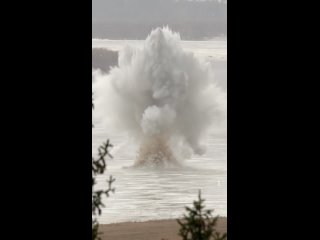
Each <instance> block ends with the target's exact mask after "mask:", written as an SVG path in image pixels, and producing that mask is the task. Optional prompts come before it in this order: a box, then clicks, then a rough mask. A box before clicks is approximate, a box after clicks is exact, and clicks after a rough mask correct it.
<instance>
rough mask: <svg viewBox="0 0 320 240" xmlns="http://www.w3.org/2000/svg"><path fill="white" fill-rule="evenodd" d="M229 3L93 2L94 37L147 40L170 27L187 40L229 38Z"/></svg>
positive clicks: (173, 0)
mask: <svg viewBox="0 0 320 240" xmlns="http://www.w3.org/2000/svg"><path fill="white" fill-rule="evenodd" d="M226 23H227V4H226V3H222V2H221V1H218V0H212V1H208V0H207V1H202V0H201V1H195V0H194V1H187V0H179V1H177V0H93V1H92V24H93V32H92V34H93V37H100V38H111V39H118V38H131V37H132V38H133V39H135V38H145V34H146V33H147V32H149V31H150V30H151V29H152V28H154V27H157V26H161V25H169V26H170V27H171V28H173V29H174V30H176V31H179V32H181V33H182V36H184V37H186V38H188V37H189V38H199V37H211V36H213V35H221V34H224V35H226Z"/></svg>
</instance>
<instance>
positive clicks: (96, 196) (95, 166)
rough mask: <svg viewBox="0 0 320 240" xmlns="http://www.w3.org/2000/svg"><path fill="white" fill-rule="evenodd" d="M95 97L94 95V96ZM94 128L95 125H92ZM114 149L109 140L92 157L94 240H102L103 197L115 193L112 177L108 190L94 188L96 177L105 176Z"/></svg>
mask: <svg viewBox="0 0 320 240" xmlns="http://www.w3.org/2000/svg"><path fill="white" fill-rule="evenodd" d="M92 96H93V95H92ZM92 109H94V104H93V98H92ZM92 127H94V126H93V124H92ZM110 147H112V145H111V144H110V142H109V140H107V141H106V142H105V143H103V144H102V145H101V146H100V147H99V148H98V157H96V158H94V157H92V240H100V239H101V238H100V237H99V234H100V233H99V222H98V220H97V216H99V215H101V213H102V208H103V207H105V205H104V204H103V203H102V196H103V195H105V196H106V197H109V194H110V192H114V188H112V186H111V185H112V183H113V182H114V181H115V179H114V178H113V177H112V176H110V178H109V180H108V181H107V182H108V189H106V190H95V189H94V186H95V184H96V176H97V175H102V174H104V172H105V170H106V167H107V164H106V157H110V158H112V156H111V154H110V153H109V148H110Z"/></svg>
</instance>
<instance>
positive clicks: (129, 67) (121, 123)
mask: <svg viewBox="0 0 320 240" xmlns="http://www.w3.org/2000/svg"><path fill="white" fill-rule="evenodd" d="M180 41H181V39H180V35H179V34H177V33H174V32H172V31H171V30H170V29H169V28H167V27H164V28H157V29H155V30H153V31H152V32H151V33H150V35H149V36H148V37H147V39H146V41H145V42H144V45H143V47H142V48H134V47H131V46H126V47H125V48H124V49H123V50H122V51H120V52H119V59H118V61H119V66H118V67H114V68H112V69H111V70H110V72H109V73H108V74H106V75H102V74H100V75H99V74H98V73H97V72H96V73H95V79H96V80H95V82H94V84H93V90H94V94H95V106H96V113H97V117H99V118H101V119H103V120H104V122H105V123H106V124H107V126H108V127H112V128H117V129H120V130H124V131H126V132H128V133H129V135H130V136H132V137H134V138H135V139H136V140H137V141H138V142H139V143H140V152H139V155H138V157H137V160H136V162H135V165H144V164H149V165H150V164H151V165H154V164H155V165H162V166H164V165H170V164H178V163H179V162H180V160H182V159H184V158H188V157H190V156H191V154H203V153H204V152H205V148H204V147H203V146H202V145H201V139H202V137H203V136H204V134H205V133H206V132H207V131H208V129H209V128H210V126H212V124H219V122H221V121H222V122H225V120H224V119H225V114H226V99H225V93H223V92H222V91H221V90H220V89H219V88H218V87H217V85H216V84H215V82H214V78H213V73H212V68H211V67H210V65H209V64H208V63H206V62H205V61H202V60H201V59H197V58H196V57H195V56H194V55H193V54H192V53H190V52H185V51H184V50H183V49H182V47H181V45H180Z"/></svg>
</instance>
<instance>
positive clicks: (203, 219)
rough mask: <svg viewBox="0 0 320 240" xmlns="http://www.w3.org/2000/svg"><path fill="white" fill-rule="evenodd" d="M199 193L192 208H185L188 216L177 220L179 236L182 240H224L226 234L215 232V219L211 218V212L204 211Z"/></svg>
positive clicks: (202, 200) (216, 219)
mask: <svg viewBox="0 0 320 240" xmlns="http://www.w3.org/2000/svg"><path fill="white" fill-rule="evenodd" d="M203 202H204V199H202V198H201V192H200V191H199V195H198V201H194V202H193V208H189V207H186V211H187V213H188V215H186V214H185V215H184V217H183V219H182V220H179V219H178V220H177V221H178V223H179V225H180V231H179V235H180V236H181V237H182V239H183V240H226V239H227V233H224V234H221V233H219V232H217V230H216V224H217V221H218V216H217V217H212V212H213V210H205V209H204V208H205V206H204V204H203Z"/></svg>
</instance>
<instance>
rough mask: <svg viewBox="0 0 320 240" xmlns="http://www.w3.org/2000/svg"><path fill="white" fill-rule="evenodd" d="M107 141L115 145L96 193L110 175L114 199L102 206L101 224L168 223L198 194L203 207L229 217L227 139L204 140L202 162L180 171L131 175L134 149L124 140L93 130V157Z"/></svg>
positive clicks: (213, 135) (190, 162)
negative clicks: (205, 147)
mask: <svg viewBox="0 0 320 240" xmlns="http://www.w3.org/2000/svg"><path fill="white" fill-rule="evenodd" d="M106 138H110V140H111V141H112V143H113V144H114V145H115V147H114V149H113V151H112V154H113V156H114V158H113V159H110V160H109V161H108V171H107V173H106V175H105V176H103V177H99V178H98V179H97V180H98V186H97V187H98V188H100V187H106V186H107V185H106V181H107V179H108V178H109V175H110V174H111V175H112V176H114V177H115V178H116V181H115V182H114V187H115V188H116V192H115V194H112V195H111V196H110V197H109V198H108V199H106V200H105V203H106V208H104V210H103V214H102V216H101V218H100V221H101V223H112V222H123V221H143V220H150V219H168V218H177V217H179V216H181V214H182V213H183V211H184V206H186V205H191V203H192V201H193V200H194V199H196V197H197V192H198V189H201V190H202V193H203V197H204V198H205V199H206V206H207V207H209V208H213V209H215V213H216V214H219V215H222V216H226V215H227V169H226V166H227V161H226V159H227V149H226V148H227V141H226V140H227V139H226V137H225V135H224V134H221V133H220V132H217V131H213V132H212V133H211V134H210V135H209V136H208V138H207V141H206V143H207V147H208V151H207V153H206V154H205V155H204V156H201V157H193V158H192V159H189V160H186V161H185V167H183V168H180V169H162V170H159V169H158V170H156V169H132V168H125V167H128V166H131V165H132V164H133V161H134V158H135V152H136V148H137V146H135V144H133V143H130V142H129V141H127V138H126V137H125V136H124V135H116V134H110V133H108V132H107V131H106V130H104V129H103V128H99V127H96V128H95V129H94V130H93V153H95V150H94V149H96V148H97V147H98V146H99V144H100V143H101V142H102V141H104V140H105V139H106Z"/></svg>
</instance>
